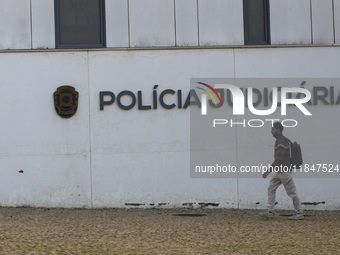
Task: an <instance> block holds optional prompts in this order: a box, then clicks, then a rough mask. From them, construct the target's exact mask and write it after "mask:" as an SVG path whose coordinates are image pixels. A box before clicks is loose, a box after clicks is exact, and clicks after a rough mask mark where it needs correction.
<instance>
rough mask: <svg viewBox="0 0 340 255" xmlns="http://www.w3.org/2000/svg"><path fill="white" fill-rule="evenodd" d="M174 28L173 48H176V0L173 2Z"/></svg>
mask: <svg viewBox="0 0 340 255" xmlns="http://www.w3.org/2000/svg"><path fill="white" fill-rule="evenodd" d="M174 27H175V47H176V46H177V30H176V0H174Z"/></svg>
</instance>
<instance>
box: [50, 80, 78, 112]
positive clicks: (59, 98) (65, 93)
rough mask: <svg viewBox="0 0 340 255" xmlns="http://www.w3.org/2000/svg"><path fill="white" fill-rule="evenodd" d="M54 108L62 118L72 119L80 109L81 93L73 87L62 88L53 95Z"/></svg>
mask: <svg viewBox="0 0 340 255" xmlns="http://www.w3.org/2000/svg"><path fill="white" fill-rule="evenodd" d="M53 97H54V106H55V110H56V112H57V114H58V115H59V116H60V117H62V118H71V117H72V116H73V115H75V114H76V112H77V108H78V98H79V93H78V92H77V91H76V89H75V88H74V87H72V86H61V87H59V88H57V90H56V91H55V92H54V93H53Z"/></svg>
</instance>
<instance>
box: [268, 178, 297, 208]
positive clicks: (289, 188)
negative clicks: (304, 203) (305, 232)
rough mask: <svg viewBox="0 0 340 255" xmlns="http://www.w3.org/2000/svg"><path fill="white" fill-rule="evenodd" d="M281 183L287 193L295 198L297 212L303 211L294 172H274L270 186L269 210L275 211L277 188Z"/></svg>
mask: <svg viewBox="0 0 340 255" xmlns="http://www.w3.org/2000/svg"><path fill="white" fill-rule="evenodd" d="M281 184H283V186H284V187H285V189H286V193H287V195H288V196H289V197H290V198H292V200H293V204H294V209H295V213H302V209H301V202H300V198H299V197H298V195H297V192H296V187H295V183H294V180H293V178H292V173H274V176H273V177H272V179H271V180H270V182H269V186H268V211H274V205H275V196H276V190H277V188H278V187H279V186H280V185H281Z"/></svg>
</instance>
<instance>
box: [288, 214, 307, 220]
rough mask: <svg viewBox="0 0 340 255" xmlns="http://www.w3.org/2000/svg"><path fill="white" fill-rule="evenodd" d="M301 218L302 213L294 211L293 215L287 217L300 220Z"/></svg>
mask: <svg viewBox="0 0 340 255" xmlns="http://www.w3.org/2000/svg"><path fill="white" fill-rule="evenodd" d="M303 218H304V217H303V214H302V213H295V214H294V215H293V216H290V217H288V219H290V220H302V219H303Z"/></svg>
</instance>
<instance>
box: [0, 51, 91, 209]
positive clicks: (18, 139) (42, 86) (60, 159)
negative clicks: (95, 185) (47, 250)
mask: <svg viewBox="0 0 340 255" xmlns="http://www.w3.org/2000/svg"><path fill="white" fill-rule="evenodd" d="M87 62H88V59H87V53H86V52H83V53H56V54H54V53H41V54H35V53H24V54H20V53H10V54H0V66H1V68H0V75H1V77H2V79H1V89H2V93H0V102H1V106H0V109H1V110H0V112H1V114H0V122H1V123H3V125H2V126H1V128H0V140H1V141H2V142H1V143H0V172H1V175H2V177H1V179H0V201H1V202H0V204H1V205H2V206H16V205H30V206H61V207H71V206H76V207H82V206H84V205H86V206H90V205H91V203H90V201H91V200H90V199H91V182H90V180H91V179H90V170H91V169H90V140H89V132H90V130H89V107H88V86H89V84H88V69H87ZM61 85H71V86H74V87H76V88H77V90H78V91H79V93H80V97H79V110H78V112H77V114H76V116H74V118H72V120H71V121H65V119H62V118H60V117H58V118H55V109H54V102H53V93H54V91H55V90H56V88H57V87H59V86H61ZM21 170H23V171H24V172H23V173H19V171H21Z"/></svg>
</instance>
